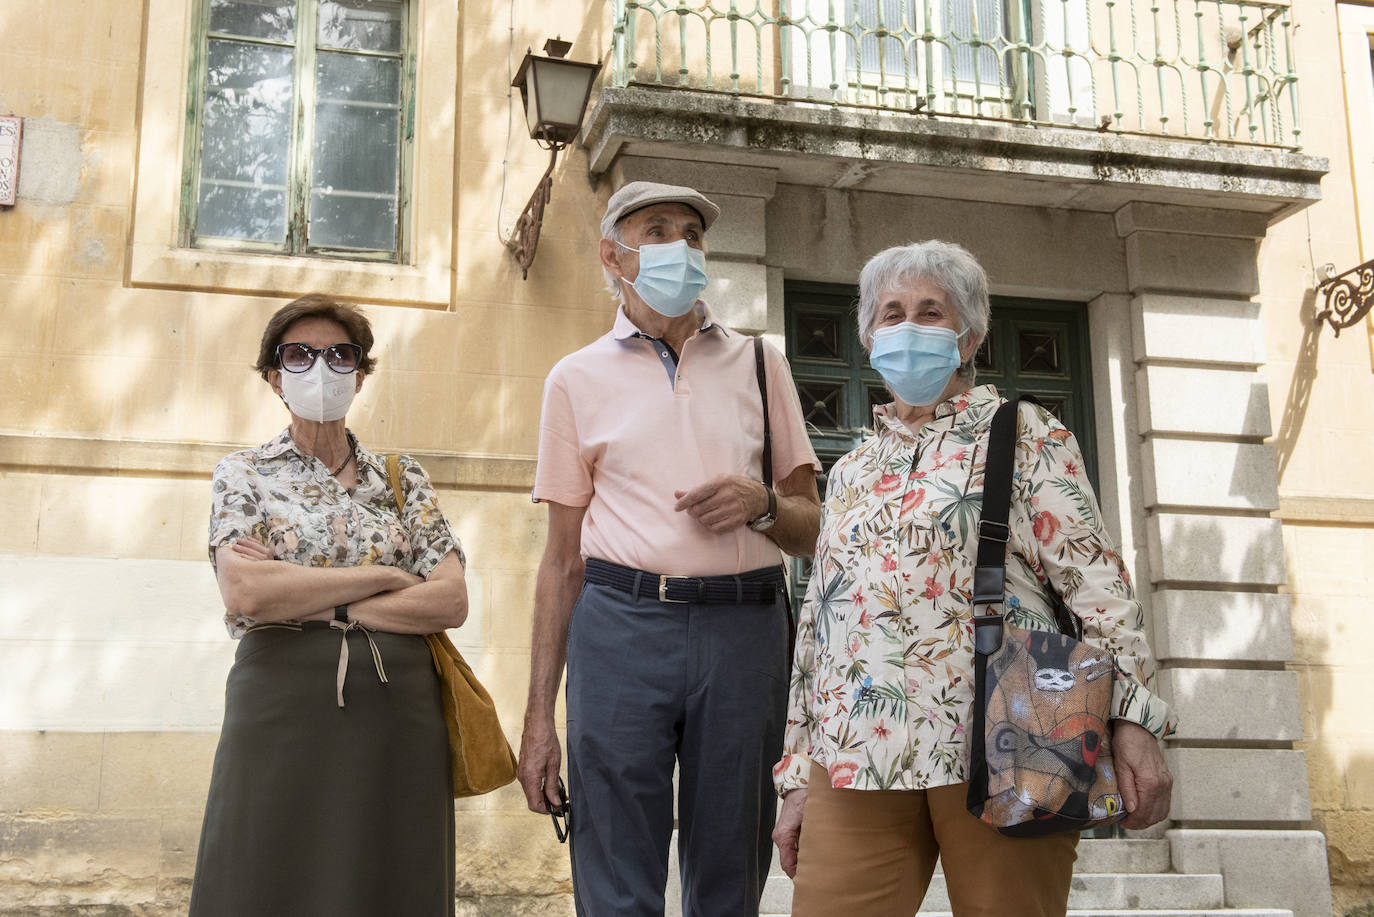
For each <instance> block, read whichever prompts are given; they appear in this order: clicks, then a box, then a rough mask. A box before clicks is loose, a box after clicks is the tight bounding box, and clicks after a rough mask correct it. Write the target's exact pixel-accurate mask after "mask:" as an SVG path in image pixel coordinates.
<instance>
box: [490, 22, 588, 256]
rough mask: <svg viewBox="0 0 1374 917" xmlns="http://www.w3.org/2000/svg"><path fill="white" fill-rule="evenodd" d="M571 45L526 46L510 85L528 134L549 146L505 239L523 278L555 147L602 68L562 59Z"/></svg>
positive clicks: (571, 132)
mask: <svg viewBox="0 0 1374 917" xmlns="http://www.w3.org/2000/svg"><path fill="white" fill-rule="evenodd" d="M570 48H572V42H567V41H562V40H560V39H557V38H550V39H549V40H548V41H546V42H545V43H544V54H545V55H546V56H543V57H541V56H539V55H536V54H535V53H534V52H533V51H526V52H525V59H524V60H522V61H521V62H520V69H519V70H518V71H516V74H515V79H514V80H512V81H511V85H512V86H517V87H519V89H520V100H521V101H522V102H523V103H524V105H525V121H526V122H527V123H528V125H529V130H530V138H531V139H533V140H534V141H535V142H536V143H538V144H539V145H540V146H542V147H544V148H545V149H546V150H548V151H549V167H548V169H546V170H545V172H544V177H543V178H541V179H540V180H539V184H538V185H537V186H536V187H535V189H534V194H533V195H531V196H530V200H529V203H528V204H526V205H525V209H524V211H523V212H522V213H521V214H520V218H519V219H518V220H517V221H516V223H515V231H514V232H513V233H511V237H510V239H509V241H507V242H506V247H507V248H509V249H510V251H511V254H512V255H513V256H514V257H515V260H516V263H517V264H519V265H520V276H521V277H522V278H528V277H529V273H530V265H531V264H533V263H534V253H535V250H536V249H537V248H538V247H539V230H540V228H541V227H542V226H543V224H544V206H545V205H546V204H547V203H548V202H549V197H550V195H551V194H552V192H553V167H554V164H555V163H557V161H558V151H559V150H561V149H563V148H564V147H566V146H567V145H568V144H569V143H572V141H573V140H575V139H576V138H577V132H578V131H579V130H580V129H581V127H582V115H583V114H584V113H585V112H586V110H587V100H588V99H590V98H591V94H592V83H593V82H594V81H595V80H596V75H597V74H598V73H599V72H600V71H601V61H597V62H596V63H594V64H585V63H582V62H581V61H575V60H565V59H564V56H565V55H566V54H567V53H568V50H569V49H570Z"/></svg>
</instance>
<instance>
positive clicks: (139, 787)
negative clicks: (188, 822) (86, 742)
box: [100, 732, 219, 815]
mask: <svg viewBox="0 0 1374 917" xmlns="http://www.w3.org/2000/svg"><path fill="white" fill-rule="evenodd" d="M218 745H219V734H218V732H212V733H205V732H111V733H106V734H105V745H104V754H103V755H102V757H101V762H100V811H101V812H102V813H105V814H110V815H120V814H133V813H142V814H147V813H150V812H157V813H162V812H164V811H170V812H176V813H178V814H183V815H189V814H191V813H197V812H203V811H204V810H205V795H206V793H207V792H208V791H209V788H210V769H211V766H212V765H213V764H214V759H215V748H216V747H217V746H218Z"/></svg>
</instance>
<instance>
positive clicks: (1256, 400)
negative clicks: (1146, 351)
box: [1136, 366, 1273, 438]
mask: <svg viewBox="0 0 1374 917" xmlns="http://www.w3.org/2000/svg"><path fill="white" fill-rule="evenodd" d="M1136 391H1137V393H1138V394H1139V396H1140V397H1139V399H1138V401H1137V404H1138V405H1139V411H1140V432H1141V433H1142V434H1145V435H1148V434H1150V433H1185V434H1186V433H1201V434H1204V435H1208V436H1249V437H1257V438H1262V437H1265V436H1269V435H1270V434H1271V433H1272V432H1273V427H1272V424H1271V422H1270V418H1269V382H1268V380H1267V379H1266V378H1265V377H1264V376H1263V375H1261V374H1259V373H1253V372H1239V371H1235V370H1219V369H1194V368H1191V367H1181V366H1146V367H1144V368H1142V369H1140V370H1138V371H1137V372H1136Z"/></svg>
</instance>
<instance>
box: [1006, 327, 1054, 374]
mask: <svg viewBox="0 0 1374 917" xmlns="http://www.w3.org/2000/svg"><path fill="white" fill-rule="evenodd" d="M1017 336H1018V338H1019V341H1018V343H1019V345H1020V347H1019V350H1020V356H1019V359H1020V363H1021V371H1022V372H1025V373H1052V374H1054V375H1063V373H1064V369H1063V366H1062V365H1061V364H1060V361H1059V335H1058V334H1056V333H1055V332H1054V331H1039V330H1033V329H1029V328H1022V329H1021V330H1020V333H1019V334H1018V335H1017Z"/></svg>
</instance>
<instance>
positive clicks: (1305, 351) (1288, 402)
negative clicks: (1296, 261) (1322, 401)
mask: <svg viewBox="0 0 1374 917" xmlns="http://www.w3.org/2000/svg"><path fill="white" fill-rule="evenodd" d="M1316 303H1317V291H1316V290H1313V289H1308V290H1307V291H1306V292H1304V293H1303V296H1302V308H1301V309H1298V310H1297V312H1296V314H1297V317H1298V323H1299V324H1300V325H1301V326H1302V345H1301V346H1300V347H1299V348H1298V358H1297V360H1296V361H1295V362H1294V364H1293V378H1292V380H1291V381H1290V382H1289V384H1288V397H1287V398H1286V399H1285V400H1284V403H1283V418H1282V419H1281V420H1280V421H1279V432H1278V433H1277V434H1276V435H1275V436H1274V452H1275V453H1276V455H1277V457H1278V463H1279V482H1280V483H1282V482H1283V474H1284V472H1285V471H1287V470H1288V463H1289V461H1291V460H1292V458H1293V452H1294V450H1295V449H1296V448H1297V445H1298V437H1299V435H1301V433H1302V425H1303V421H1304V420H1306V419H1307V407H1308V404H1309V403H1310V402H1311V400H1312V389H1313V387H1314V386H1315V385H1316V382H1317V351H1318V349H1319V347H1320V345H1321V330H1322V323H1321V321H1319V320H1318V319H1316V318H1315V314H1316Z"/></svg>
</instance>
